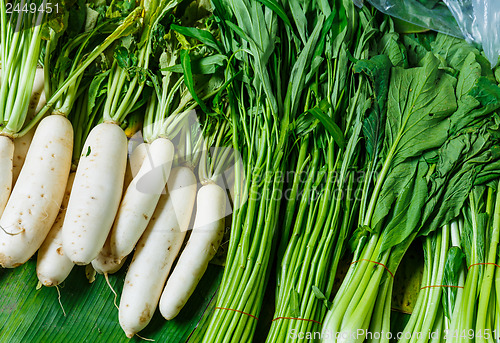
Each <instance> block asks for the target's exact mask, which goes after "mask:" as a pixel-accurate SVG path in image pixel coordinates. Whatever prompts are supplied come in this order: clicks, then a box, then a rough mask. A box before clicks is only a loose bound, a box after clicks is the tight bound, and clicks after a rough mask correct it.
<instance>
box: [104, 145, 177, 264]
mask: <svg viewBox="0 0 500 343" xmlns="http://www.w3.org/2000/svg"><path fill="white" fill-rule="evenodd" d="M173 158H174V145H173V144H172V142H171V141H170V140H168V139H165V138H158V139H156V140H155V141H153V143H151V145H150V146H149V151H148V153H147V155H146V158H145V159H144V162H143V164H142V166H141V169H140V170H139V172H138V173H137V175H136V177H135V178H134V179H133V180H132V182H131V183H130V185H129V187H128V188H127V190H126V192H125V195H124V196H123V199H122V201H121V204H120V208H119V210H118V214H117V215H116V219H115V222H114V224H113V228H112V229H111V233H110V237H109V240H110V249H111V254H112V256H113V257H114V259H115V262H116V263H120V262H121V260H122V259H123V258H124V257H125V256H127V255H128V254H130V253H131V252H132V250H133V249H134V247H135V245H136V244H137V241H138V240H139V238H141V235H142V234H143V232H144V230H146V227H147V225H148V223H149V220H150V219H151V216H152V215H153V212H154V210H155V208H156V205H157V204H158V200H159V199H160V195H161V193H162V192H163V190H164V189H165V184H166V183H167V180H168V177H169V174H170V169H171V167H172V160H173Z"/></svg>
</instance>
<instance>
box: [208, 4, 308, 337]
mask: <svg viewBox="0 0 500 343" xmlns="http://www.w3.org/2000/svg"><path fill="white" fill-rule="evenodd" d="M214 14H215V15H216V16H217V17H219V18H220V19H221V20H222V23H225V24H222V26H221V27H220V30H221V34H222V35H223V36H224V38H223V39H222V41H223V43H224V48H225V49H226V51H227V52H228V54H233V53H235V52H236V50H239V49H240V48H241V49H243V48H245V49H248V51H249V52H251V54H249V53H247V52H245V50H240V51H241V52H238V53H236V55H235V57H234V58H233V59H232V61H233V62H234V65H230V69H229V71H228V72H229V73H230V74H229V77H230V78H232V77H233V76H234V75H235V74H236V73H237V72H238V71H240V70H241V72H242V73H243V74H245V75H246V76H247V78H246V80H247V81H243V82H241V81H240V80H238V79H235V80H234V82H232V83H231V85H230V86H229V87H228V98H229V101H230V102H229V113H230V122H231V125H232V131H233V147H234V149H236V150H238V151H239V152H240V154H241V157H242V161H243V168H240V167H239V165H237V168H236V171H235V174H236V182H235V186H234V189H235V191H234V199H233V208H234V209H235V212H234V213H233V216H232V224H231V238H230V245H229V251H228V256H227V262H226V267H225V272H224V276H223V280H222V284H221V287H220V289H219V294H218V297H217V302H216V308H215V312H214V313H213V315H212V317H211V319H210V323H209V327H208V329H207V332H206V333H205V335H204V338H203V341H204V342H229V341H242V342H247V341H251V339H252V337H253V334H254V330H255V327H256V324H257V323H256V318H257V316H258V314H259V312H260V308H261V305H262V298H263V294H264V289H265V286H266V282H267V279H268V276H269V272H270V263H271V261H272V260H271V258H272V253H273V250H274V249H273V243H272V242H273V240H274V235H275V232H276V227H277V224H278V216H279V208H280V203H281V197H282V188H283V179H282V175H283V173H284V171H285V169H284V166H285V160H284V158H285V156H286V155H287V151H288V148H287V134H288V126H289V125H290V116H291V115H292V113H293V111H294V109H293V108H289V109H287V110H288V113H286V112H284V115H281V113H280V112H279V106H278V104H279V103H281V99H280V98H279V93H277V92H276V85H277V84H279V80H273V79H275V78H276V77H278V78H279V77H280V75H279V69H278V68H277V66H275V62H276V63H277V61H278V60H277V59H276V58H278V56H277V55H276V53H275V42H276V36H275V32H276V29H277V25H278V19H277V15H276V13H275V12H273V11H272V10H271V9H269V8H267V7H265V6H263V5H261V4H260V3H257V2H253V1H241V2H234V3H228V2H219V1H216V2H214ZM226 20H228V21H226ZM234 20H236V22H237V23H238V25H239V26H240V28H241V30H242V31H243V32H244V33H245V34H244V36H245V37H247V36H248V37H250V39H249V40H248V41H247V40H246V39H245V38H244V37H242V36H239V35H238V33H235V32H234V31H232V30H233V29H234V26H233V25H230V24H229V21H234ZM299 72H300V73H302V72H303V70H299ZM273 81H274V82H273ZM299 82H300V81H299ZM289 104H290V105H291V104H293V102H290V103H289ZM270 147H272V149H270ZM242 175H244V178H243V177H241V176H242Z"/></svg>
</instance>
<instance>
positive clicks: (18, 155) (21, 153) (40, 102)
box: [12, 74, 46, 185]
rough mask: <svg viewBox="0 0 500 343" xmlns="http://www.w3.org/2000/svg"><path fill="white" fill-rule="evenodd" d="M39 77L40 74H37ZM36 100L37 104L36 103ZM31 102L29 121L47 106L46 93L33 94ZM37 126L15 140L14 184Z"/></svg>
mask: <svg viewBox="0 0 500 343" xmlns="http://www.w3.org/2000/svg"><path fill="white" fill-rule="evenodd" d="M37 75H38V74H37ZM35 98H36V101H37V103H35V104H34V106H35V107H34V108H33V107H32V104H33V103H34V101H35ZM31 100H32V102H30V108H29V110H28V119H30V118H32V117H33V116H34V115H35V114H36V113H37V112H38V111H40V110H41V109H42V107H43V106H45V102H46V99H45V93H44V92H43V91H42V93H41V95H38V96H37V94H35V93H34V94H33V95H32V98H31ZM35 130H36V126H35V127H34V128H32V129H31V130H29V131H28V132H27V133H26V134H25V135H23V136H21V137H18V138H16V139H14V160H13V165H12V184H14V185H15V184H16V181H17V178H18V177H19V174H20V173H21V168H22V167H23V164H24V160H25V159H26V154H27V153H28V149H29V147H30V144H31V141H32V139H33V136H34V135H35Z"/></svg>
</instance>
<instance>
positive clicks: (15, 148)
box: [0, 68, 45, 216]
mask: <svg viewBox="0 0 500 343" xmlns="http://www.w3.org/2000/svg"><path fill="white" fill-rule="evenodd" d="M43 80H44V78H43V69H41V68H39V69H37V70H36V74H35V80H34V82H33V90H32V92H31V98H30V102H29V108H28V114H27V119H28V120H30V119H31V118H32V117H33V116H34V114H36V112H37V111H39V110H40V108H41V107H40V106H37V105H38V104H39V102H40V103H42V102H43V104H45V97H44V98H43V101H39V100H41V94H42V93H43ZM42 107H43V106H42ZM34 132H35V130H31V131H30V132H29V134H27V135H24V136H22V137H20V138H16V139H14V141H13V144H12V138H11V137H9V136H8V135H6V136H0V216H1V215H2V212H3V210H4V208H5V205H7V200H8V199H9V196H10V192H11V190H12V186H13V185H14V184H15V183H16V180H17V178H18V176H19V173H20V172H21V167H22V165H23V164H24V160H25V158H26V154H27V153H28V148H29V145H30V143H31V140H32V139H33V135H34ZM9 141H10V142H9Z"/></svg>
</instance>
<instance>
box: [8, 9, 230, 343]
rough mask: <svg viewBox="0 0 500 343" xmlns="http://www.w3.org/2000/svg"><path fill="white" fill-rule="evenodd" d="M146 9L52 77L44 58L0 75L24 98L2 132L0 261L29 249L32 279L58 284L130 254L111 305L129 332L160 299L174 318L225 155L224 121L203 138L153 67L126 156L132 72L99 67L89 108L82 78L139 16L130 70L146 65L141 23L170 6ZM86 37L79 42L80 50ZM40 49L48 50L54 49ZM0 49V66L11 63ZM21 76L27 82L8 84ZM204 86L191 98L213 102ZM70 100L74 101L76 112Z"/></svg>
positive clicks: (207, 252) (215, 213)
mask: <svg viewBox="0 0 500 343" xmlns="http://www.w3.org/2000/svg"><path fill="white" fill-rule="evenodd" d="M151 3H153V2H151ZM151 3H150V4H149V7H148V12H146V14H144V12H143V11H142V8H140V7H138V8H136V9H135V10H134V11H132V12H131V13H130V14H129V15H128V17H127V18H125V20H123V21H122V23H121V24H120V25H118V26H117V27H116V29H115V31H114V32H113V33H112V34H111V35H109V36H108V37H107V38H106V39H105V40H103V41H102V42H101V43H100V44H99V45H97V46H92V47H88V51H90V53H85V49H84V48H77V49H76V52H75V50H74V49H73V48H72V47H70V48H71V49H73V50H68V51H70V52H68V55H69V54H71V56H76V57H74V58H75V61H74V63H73V65H71V64H70V65H68V69H66V70H64V69H62V71H61V70H58V72H59V73H61V74H59V75H58V76H59V78H57V77H54V75H53V74H51V71H48V70H47V65H49V66H50V64H51V63H52V62H51V61H50V60H49V57H47V54H46V56H45V62H46V65H45V67H44V70H42V69H35V68H36V63H31V70H28V71H26V70H25V69H26V68H28V67H29V64H24V65H23V64H22V63H17V64H14V66H13V67H12V68H11V70H5V69H6V68H3V69H2V73H1V74H0V75H1V77H2V80H9V82H8V83H7V82H2V87H4V88H2V90H4V91H5V92H6V93H9V92H10V93H11V94H14V95H13V97H17V98H16V99H17V100H18V101H19V99H22V100H23V101H24V102H26V100H29V99H30V103H29V111H28V110H27V108H26V106H25V107H24V108H20V109H19V110H18V112H19V113H20V114H19V115H18V118H22V120H19V122H20V125H19V124H18V125H17V126H16V129H15V130H12V131H8V130H6V129H5V128H6V127H7V126H6V125H4V124H2V126H0V128H3V130H0V180H1V182H0V215H1V217H0V229H1V230H0V265H1V266H2V267H3V268H14V267H17V266H19V265H22V264H23V263H25V262H26V261H28V260H29V259H30V258H31V257H32V256H34V255H35V253H36V252H37V251H38V254H37V256H36V258H37V267H36V270H37V275H38V279H39V281H40V283H41V284H43V285H44V286H49V287H50V286H57V285H59V284H60V283H61V282H63V281H64V280H65V279H66V278H67V276H68V275H69V274H70V272H71V270H72V268H73V266H74V265H75V264H76V265H90V264H91V265H92V266H93V268H94V269H95V270H96V271H97V272H99V273H101V274H104V275H105V276H106V278H107V275H108V274H111V273H114V272H116V271H118V270H119V269H120V268H121V267H122V266H123V265H124V262H125V260H126V258H127V256H128V255H131V254H133V257H132V259H131V261H130V265H129V266H128V271H127V274H126V279H125V284H124V288H123V291H122V294H121V300H120V305H119V321H120V325H121V326H122V328H123V330H124V331H125V333H126V335H127V337H132V336H134V335H135V334H137V333H138V332H139V331H140V330H142V329H143V328H144V327H146V325H147V324H148V323H149V321H150V320H151V318H152V316H153V314H154V312H155V310H156V308H157V307H158V304H159V308H160V311H161V313H162V315H163V316H164V317H165V318H166V319H167V320H170V319H172V318H174V317H175V316H176V315H177V314H178V313H179V312H180V310H181V309H182V308H183V306H184V305H185V303H186V302H187V300H188V298H189V297H190V295H191V294H192V293H193V291H194V290H195V288H196V286H197V284H198V282H199V280H200V279H201V277H202V276H203V274H204V272H205V270H206V268H207V266H208V263H209V262H210V260H211V259H212V258H213V257H214V255H215V253H216V252H217V249H218V247H219V245H220V243H221V240H222V237H223V234H224V228H225V223H224V219H225V216H226V214H227V206H228V201H227V200H226V198H227V194H226V190H225V189H224V188H223V187H221V186H220V181H219V178H220V175H221V174H222V172H223V169H224V168H225V166H226V165H227V161H228V160H229V159H230V156H231V152H230V151H229V150H227V151H225V150H223V149H221V148H218V147H217V148H215V149H214V148H213V147H214V145H217V144H219V143H221V138H220V137H223V136H225V135H227V132H226V131H227V130H226V128H225V127H224V126H222V127H218V128H216V129H213V130H212V133H211V134H207V130H206V127H207V125H206V124H204V126H203V127H202V126H200V125H199V124H198V123H196V122H195V123H193V120H192V116H190V114H193V113H196V112H195V110H196V109H198V107H199V106H198V101H197V99H196V100H195V99H194V98H193V95H192V94H191V90H190V89H188V87H187V86H188V85H189V83H188V82H183V81H184V80H183V76H179V74H178V73H177V74H174V73H173V72H172V71H165V70H164V69H162V72H161V77H162V80H161V85H160V86H161V87H162V91H161V92H160V93H159V94H158V93H154V94H153V95H152V96H150V98H149V99H148V100H147V101H145V102H144V103H143V105H144V106H143V107H142V111H145V112H146V113H145V115H144V118H145V119H144V123H145V126H144V129H143V135H144V141H145V143H142V144H140V145H139V146H137V147H135V149H133V151H132V149H130V150H131V151H129V146H133V145H134V144H129V142H128V141H127V136H126V134H125V132H124V130H123V126H124V125H123V124H124V123H125V121H126V120H125V118H126V117H127V116H128V115H129V114H130V113H132V112H134V111H137V110H138V108H137V106H136V104H137V103H139V102H140V99H141V96H142V93H143V88H144V81H142V82H141V81H139V78H140V75H139V73H137V74H136V75H135V76H131V74H130V73H131V71H130V70H126V69H125V68H123V67H122V66H121V65H119V63H118V62H117V61H116V60H115V61H114V62H113V63H112V66H111V68H110V70H108V71H106V73H107V74H106V76H107V89H106V90H105V91H103V92H102V94H101V98H100V99H101V100H102V101H97V100H96V104H95V105H94V108H88V104H87V98H86V97H88V96H89V93H90V90H89V89H88V86H89V83H90V82H88V83H86V84H85V77H82V75H83V71H84V70H85V68H87V67H88V66H89V65H91V63H92V62H93V60H94V59H96V58H98V57H99V56H100V55H101V54H102V52H103V51H104V50H105V49H107V48H109V46H110V44H111V42H112V41H113V40H117V39H120V38H121V37H122V36H123V34H124V32H125V31H126V29H127V28H128V27H130V26H131V25H132V24H134V23H136V22H137V19H138V18H139V17H140V18H141V20H142V25H143V30H142V33H141V34H140V37H141V41H140V43H141V44H138V46H140V48H138V50H137V51H136V56H138V62H137V68H143V69H144V70H147V69H148V67H149V65H148V63H149V56H150V55H151V45H152V44H151V32H153V30H152V29H151V28H152V27H155V25H156V24H157V23H158V21H159V20H160V19H162V18H164V17H165V13H169V11H172V10H173V9H174V8H175V6H176V5H177V1H168V2H167V1H162V2H154V4H153V5H152V4H151ZM2 5H3V6H5V4H2ZM155 6H156V7H155ZM155 9H156V10H155ZM141 16H142V17H141ZM37 30H38V29H37V28H34V29H33V30H31V31H30V33H28V34H31V38H32V39H33V41H35V40H36V39H39V36H37V35H39V32H37ZM14 36H15V34H14ZM91 36H92V35H91V34H88V35H87V36H85V37H84V38H85V39H87V38H88V39H87V40H85V42H86V43H87V42H88V41H90V38H89V37H91ZM8 37H9V36H7V38H8ZM37 37H38V38H37ZM82 41H83V39H82ZM1 43H2V46H3V47H6V44H5V41H3V42H1ZM86 43H82V44H86ZM37 44H38V46H37V49H35V50H32V52H31V54H33V55H35V57H33V56H31V55H29V54H30V53H29V47H24V48H23V47H19V49H20V50H19V51H24V52H25V53H26V55H27V56H28V57H30V58H31V59H32V60H34V61H36V60H37V58H36V54H37V53H39V50H40V45H41V42H40V41H39V42H38V43H37ZM50 44H51V43H50V42H49V43H47V47H46V49H47V50H46V51H49V49H54V46H55V45H54V46H52V47H50ZM82 46H83V45H82ZM70 48H68V49H70ZM4 50H6V49H3V50H2V58H3V59H2V66H5V65H8V64H7V62H8V61H9V60H8V58H9V56H7V55H8V54H7V53H5V51H4ZM64 54H65V52H64V51H63V52H62V53H61V55H64ZM75 54H76V55H75ZM181 55H182V53H181ZM53 58H54V59H57V58H56V57H53ZM183 58H184V59H185V58H189V57H186V54H184V55H183V56H180V55H179V54H178V53H177V54H175V53H171V52H170V53H167V52H164V53H163V54H162V57H161V58H160V65H161V66H163V67H165V66H166V67H168V66H170V67H173V66H175V65H177V64H178V63H179V59H183ZM6 61H7V62H6ZM27 66H28V67H27ZM16 68H18V69H19V70H16ZM28 72H29V74H30V75H31V76H32V77H31V80H32V82H33V86H30V84H26V81H22V80H20V79H19V77H17V78H16V77H13V76H15V75H16V73H21V74H23V73H28ZM63 73H64V74H63ZM180 75H182V74H180ZM11 77H12V78H11ZM44 77H45V79H44ZM47 78H50V79H47ZM213 79H214V78H210V77H209V78H208V79H204V80H205V82H204V83H203V84H201V85H200V84H199V83H197V85H196V87H197V89H196V91H197V92H199V94H202V95H204V96H205V98H209V97H211V96H213V95H215V94H216V93H217V92H218V91H219V88H220V83H217V82H215V83H214V81H213ZM82 80H83V81H82ZM21 81H22V82H21ZM70 81H71V82H70ZM7 84H8V85H9V86H8V87H7V86H6V85H7ZM83 84H85V86H83ZM9 87H10V88H9ZM23 87H24V88H23ZM79 88H80V90H79V91H78V89H79ZM85 88H87V90H86V91H83V89H85ZM21 90H22V91H21ZM174 98H175V99H177V100H176V101H175V102H173V101H172V99H174ZM82 99H83V101H81V100H82ZM79 101H80V102H81V103H82V104H84V105H82V106H79V105H78V106H77V105H75V103H80V102H79ZM97 103H98V104H97ZM73 105H75V106H73ZM144 108H145V110H144ZM139 110H140V109H139ZM23 111H25V112H26V113H22V112H23ZM49 111H50V112H51V114H50V115H47V113H48V112H49ZM88 113H93V115H88ZM96 113H100V114H101V113H102V115H101V118H96ZM195 117H196V115H195ZM82 118H83V119H82ZM0 119H3V122H4V123H8V122H9V121H8V120H7V119H8V118H5V117H4V118H0ZM32 119H33V120H32ZM82 128H86V129H82ZM78 141H81V142H82V143H83V142H84V144H77V143H76V142H78ZM195 173H197V174H199V175H198V176H199V180H197V177H196V175H195ZM218 183H219V184H218ZM195 203H196V206H195ZM188 232H190V234H189V235H187V233H188ZM186 240H187V242H186ZM167 278H168V280H167Z"/></svg>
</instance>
